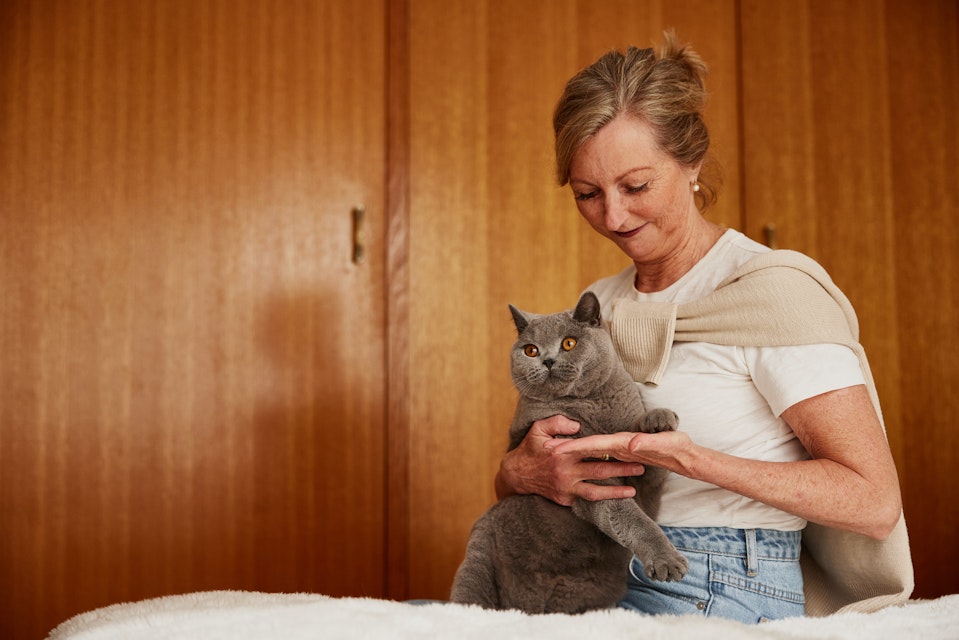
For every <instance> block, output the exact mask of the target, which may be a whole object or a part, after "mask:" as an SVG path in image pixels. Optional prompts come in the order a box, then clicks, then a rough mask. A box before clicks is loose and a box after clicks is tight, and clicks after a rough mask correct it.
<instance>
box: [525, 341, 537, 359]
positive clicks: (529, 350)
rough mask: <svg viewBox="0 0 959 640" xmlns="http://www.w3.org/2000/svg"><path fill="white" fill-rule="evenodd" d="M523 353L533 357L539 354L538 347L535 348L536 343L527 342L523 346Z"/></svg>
mask: <svg viewBox="0 0 959 640" xmlns="http://www.w3.org/2000/svg"><path fill="white" fill-rule="evenodd" d="M523 353H525V354H526V355H528V356H529V357H530V358H535V357H536V356H538V355H539V349H537V348H536V345H533V344H528V345H526V346H525V347H523Z"/></svg>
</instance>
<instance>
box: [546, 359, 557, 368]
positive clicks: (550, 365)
mask: <svg viewBox="0 0 959 640" xmlns="http://www.w3.org/2000/svg"><path fill="white" fill-rule="evenodd" d="M555 362H556V361H555V360H553V359H552V358H546V359H545V360H543V365H544V366H545V367H546V369H547V370H549V369H552V368H553V364H554V363H555Z"/></svg>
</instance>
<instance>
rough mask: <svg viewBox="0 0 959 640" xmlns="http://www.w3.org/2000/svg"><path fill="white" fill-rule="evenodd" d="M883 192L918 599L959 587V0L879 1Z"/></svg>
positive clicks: (905, 489) (907, 505)
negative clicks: (884, 94) (885, 101)
mask: <svg viewBox="0 0 959 640" xmlns="http://www.w3.org/2000/svg"><path fill="white" fill-rule="evenodd" d="M885 36H886V42H887V52H886V53H887V58H886V63H885V69H886V73H887V74H888V78H889V79H888V82H887V84H886V89H887V91H888V93H889V104H890V127H889V131H890V171H889V178H890V179H889V194H890V199H891V203H892V210H893V223H894V237H895V241H894V243H893V247H892V251H891V253H890V255H889V259H891V260H893V261H894V262H895V265H896V281H895V283H894V285H895V292H896V298H897V301H898V304H897V305H896V306H895V307H894V308H887V309H884V310H883V311H882V312H883V313H885V314H889V315H890V316H892V318H893V319H894V320H895V321H896V324H897V328H898V330H899V340H900V359H899V362H898V365H899V368H900V370H901V372H902V373H901V397H902V422H901V424H902V432H901V435H900V441H901V442H902V443H903V445H902V447H901V455H900V460H899V463H900V472H901V474H902V475H903V476H904V479H905V481H904V484H903V500H904V502H905V510H906V518H907V523H908V524H909V530H910V538H911V540H912V551H913V560H914V562H915V565H916V592H915V595H916V597H925V598H932V597H938V596H941V595H945V594H950V593H956V592H959V576H957V574H956V571H955V570H954V569H955V567H957V566H959V505H957V504H956V501H955V500H954V499H952V498H951V496H952V489H951V487H952V485H953V484H954V476H955V470H956V468H957V467H959V438H957V436H956V425H957V424H959V394H957V393H956V389H957V388H959V338H957V337H956V328H957V326H959V223H957V216H956V210H957V204H956V203H957V202H959V185H957V183H956V179H955V167H956V166H959V132H957V130H956V127H955V114H956V113H957V112H959V7H957V5H956V3H955V2H951V1H949V0H941V1H929V2H919V3H906V2H888V3H887V5H886V11H885Z"/></svg>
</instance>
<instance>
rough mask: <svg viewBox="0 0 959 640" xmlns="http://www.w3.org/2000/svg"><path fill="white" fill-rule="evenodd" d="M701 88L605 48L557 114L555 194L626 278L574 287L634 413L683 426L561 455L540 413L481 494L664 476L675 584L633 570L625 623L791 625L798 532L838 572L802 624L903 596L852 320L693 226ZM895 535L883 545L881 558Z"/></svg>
mask: <svg viewBox="0 0 959 640" xmlns="http://www.w3.org/2000/svg"><path fill="white" fill-rule="evenodd" d="M704 76H705V65H704V64H703V62H702V61H701V60H700V58H699V57H698V56H697V55H696V54H695V53H694V52H693V51H691V50H690V49H689V48H688V47H684V46H680V45H679V44H678V43H677V42H676V40H675V37H674V36H672V35H671V34H666V39H665V43H664V46H663V48H662V50H661V52H660V53H659V55H658V56H657V55H656V54H654V52H653V51H652V50H649V49H647V50H638V49H634V48H631V49H629V50H628V51H627V52H626V54H625V55H623V54H620V53H619V52H611V53H609V54H607V55H605V56H603V57H602V58H601V59H600V60H598V61H597V62H596V63H595V64H593V65H592V66H590V67H588V68H587V69H585V70H583V71H582V72H580V73H579V74H578V75H576V76H575V77H573V78H572V79H571V80H570V81H569V83H568V84H567V87H566V90H565V93H564V95H563V96H562V98H561V99H560V102H559V104H558V106H557V109H556V112H555V117H554V129H555V134H556V154H557V170H558V177H559V182H560V185H565V184H567V183H568V184H569V185H570V188H571V190H572V193H573V197H574V198H575V200H576V205H577V207H578V209H579V211H580V213H581V214H582V215H583V217H584V218H585V219H586V220H587V221H588V222H589V224H590V225H591V226H592V227H593V229H595V230H596V231H597V232H598V233H600V234H601V235H603V236H604V237H606V238H609V239H610V240H611V241H612V242H613V243H614V244H616V246H617V247H619V249H620V250H621V251H623V252H624V253H625V254H626V255H628V256H629V257H630V258H631V259H632V260H633V262H634V266H633V267H630V268H629V269H627V270H626V271H624V272H623V273H620V274H618V275H615V276H612V277H610V278H606V279H603V280H600V281H599V282H597V283H594V285H592V286H591V287H590V289H592V290H593V291H594V292H595V293H596V294H597V295H598V296H599V298H600V301H601V303H602V306H603V309H604V317H605V318H606V319H607V320H608V321H609V324H610V328H611V331H612V333H613V337H614V342H616V343H617V345H618V347H620V355H621V356H623V357H624V360H625V361H626V362H627V366H630V365H632V366H633V368H634V369H635V370H636V374H635V375H634V377H636V376H639V377H638V378H637V379H638V381H639V382H640V383H643V384H641V390H642V392H643V397H644V400H645V401H646V403H647V408H654V407H667V408H670V409H673V410H674V411H676V412H677V413H678V414H679V416H680V430H679V431H677V432H667V433H658V434H635V433H619V434H614V435H609V436H595V437H591V438H582V439H563V438H554V437H555V436H564V435H570V434H574V433H576V431H577V430H578V427H579V425H578V424H577V423H574V422H572V421H570V420H568V419H566V418H564V417H562V416H554V417H553V418H550V419H549V420H545V421H542V422H539V423H537V424H535V425H534V426H533V428H532V429H531V430H530V432H529V434H528V436H527V438H526V439H525V441H524V442H523V444H522V445H520V446H519V447H518V448H516V449H514V450H513V451H511V452H509V453H508V454H507V455H506V456H505V457H504V459H503V461H502V464H501V467H500V470H499V473H498V474H497V478H496V489H497V495H498V496H499V497H500V498H502V497H505V496H508V495H511V494H514V493H537V494H540V495H542V496H545V497H547V498H549V499H551V500H554V501H555V502H557V503H560V504H564V505H570V504H571V503H572V501H573V499H574V497H577V496H579V497H583V498H586V499H590V500H599V499H605V498H620V497H628V496H629V495H631V493H632V489H631V488H628V487H622V486H618V487H617V486H601V485H597V484H594V483H592V482H591V481H592V480H598V479H605V478H611V477H617V476H624V475H634V474H640V473H642V471H643V465H646V464H652V465H656V466H660V467H664V468H666V469H668V470H670V471H672V472H673V473H672V474H671V475H670V479H669V480H668V481H667V484H666V488H665V493H664V496H663V507H662V511H661V513H660V516H659V522H660V524H661V525H662V526H663V528H664V531H666V533H667V535H668V536H669V537H670V539H671V540H672V541H673V542H674V544H676V546H677V548H679V549H680V550H681V551H683V553H684V554H685V555H687V557H688V558H689V559H690V570H689V573H688V574H687V576H686V577H685V578H684V579H683V580H682V581H680V582H678V583H657V582H653V581H650V580H649V579H647V578H646V577H645V574H644V573H643V571H642V568H641V567H639V566H636V565H637V564H638V560H635V559H634V561H633V566H632V567H631V570H630V573H631V576H632V577H631V581H630V591H629V594H628V596H627V598H626V600H625V601H624V602H623V603H622V606H624V607H628V608H633V609H637V610H639V611H645V612H647V613H696V612H699V613H702V614H705V615H716V616H720V617H728V618H732V619H737V620H741V621H743V622H758V621H760V620H763V619H772V618H781V617H787V616H793V615H803V613H804V610H805V608H804V596H803V591H804V588H803V574H802V571H801V569H800V563H799V557H800V544H801V537H802V533H801V532H802V531H803V529H804V528H806V526H807V523H815V525H818V526H822V527H826V528H829V530H830V533H829V535H833V536H834V535H835V530H839V531H842V532H848V533H845V534H842V535H840V536H839V537H838V538H836V540H839V541H841V542H836V541H833V540H832V539H831V538H830V539H829V540H827V541H826V542H825V543H823V544H824V545H825V547H826V550H825V551H822V553H826V554H827V555H828V554H829V553H830V552H829V549H830V548H832V549H833V550H837V549H843V551H841V552H839V553H841V554H842V555H843V558H846V556H847V555H849V554H852V556H853V559H851V560H850V562H851V563H852V565H853V566H852V568H851V569H850V568H846V567H844V568H842V570H841V571H840V573H841V574H842V575H840V576H839V577H838V578H837V579H833V578H832V577H830V576H829V575H828V574H829V570H830V569H832V568H835V567H829V568H827V569H826V574H827V575H826V577H825V578H824V577H823V572H822V570H821V569H816V570H814V571H813V573H811V574H809V575H810V576H811V579H813V580H815V589H811V588H810V585H809V584H807V585H806V591H807V593H808V592H810V591H811V593H810V594H809V596H810V598H812V599H813V600H815V607H812V608H813V609H814V610H815V612H816V613H827V612H829V611H832V610H836V609H837V608H839V607H841V606H843V605H849V604H851V603H852V605H853V606H855V603H862V602H863V601H866V602H868V604H866V605H863V606H862V608H866V609H868V608H875V607H877V606H881V605H883V604H887V603H888V602H893V601H899V600H902V599H904V598H905V597H908V595H909V592H910V591H911V565H910V564H909V561H908V547H907V546H904V544H905V531H904V525H903V524H902V522H901V514H902V503H901V497H900V491H899V484H898V478H897V474H896V469H895V465H894V462H893V459H892V456H891V453H890V450H889V447H888V444H887V442H886V439H885V434H884V429H883V425H882V422H881V417H880V414H879V411H878V403H877V401H876V400H875V394H874V386H873V384H872V380H871V375H870V373H869V369H868V364H866V361H865V357H864V355H863V354H862V353H861V347H860V346H859V345H858V342H857V336H856V335H855V334H856V332H857V331H858V328H857V327H856V326H855V317H854V314H853V312H852V311H851V308H848V301H846V299H845V297H844V296H842V294H841V292H838V290H836V289H835V286H834V285H833V284H832V283H831V281H829V279H828V276H827V275H825V273H824V272H821V268H819V267H818V265H816V264H815V263H813V262H812V261H811V260H808V259H807V258H805V257H804V256H800V255H798V254H793V252H775V253H770V251H769V249H767V248H766V247H764V246H763V245H760V244H758V243H755V242H753V241H751V240H749V239H748V238H746V237H745V236H744V235H742V234H741V233H738V232H736V231H733V230H723V229H721V228H720V227H718V226H717V225H715V224H713V223H711V222H709V221H707V220H706V219H705V218H704V217H703V216H702V214H701V209H700V208H705V207H706V206H707V205H708V204H710V203H712V202H713V201H714V200H715V190H714V188H713V186H712V185H711V181H710V179H709V177H708V176H707V175H706V173H705V172H704V171H703V169H704V166H705V165H706V159H707V150H708V147H709V134H708V131H707V129H706V126H705V124H704V122H703V118H702V109H703V106H704V104H705V98H706V94H705V88H704V82H703V79H704ZM783 262H786V263H789V264H786V265H784V264H783ZM797 273H798V274H799V279H800V280H799V282H798V284H794V283H793V281H792V280H790V278H793V277H794V276H795V274H797ZM817 278H818V280H817ZM760 282H762V283H765V284H762V285H760V286H757V284H756V283H760ZM806 283H813V286H810V287H807V286H806ZM764 287H766V288H764ZM793 291H795V293H793ZM801 291H802V292H808V295H810V296H813V297H817V298H818V297H819V296H820V295H821V294H822V292H823V291H829V292H832V293H831V295H830V296H828V299H827V300H826V302H825V303H823V304H819V302H816V303H815V304H813V305H811V306H810V308H815V309H818V308H820V307H822V308H825V309H827V311H825V312H824V314H825V315H824V316H823V317H820V316H817V315H809V313H810V312H809V309H807V306H809V305H807V303H808V300H806V299H805V297H804V296H805V295H807V294H806V293H800V292H801ZM770 292H771V293H770ZM783 292H785V294H783ZM780 298H786V302H785V304H786V305H790V304H791V305H792V306H791V310H788V311H784V310H781V309H780V310H776V309H767V306H769V305H767V304H766V300H771V299H777V300H778V299H780ZM790 299H792V300H791V301H790ZM731 301H732V302H731ZM744 301H745V302H744ZM757 301H758V302H757ZM648 303H656V304H653V305H649V304H648ZM743 309H758V310H756V311H749V312H748V314H746V315H745V316H743ZM610 310H612V312H611V313H610ZM663 313H665V316H663V323H662V325H661V326H662V327H664V328H663V332H664V333H663V336H665V337H661V338H656V336H653V342H655V341H656V340H657V339H659V340H660V341H661V342H663V344H665V347H664V349H663V353H661V354H659V356H657V358H659V359H655V358H654V361H651V360H650V358H651V355H650V354H652V353H654V352H655V345H654V346H653V347H652V350H650V349H649V348H645V347H643V348H639V351H638V352H637V353H636V354H632V352H631V350H632V349H633V347H632V346H630V345H635V344H637V343H639V342H643V341H645V340H646V337H642V338H641V339H640V338H638V337H637V336H638V335H639V333H642V332H643V331H647V330H646V329H637V330H634V329H631V327H641V326H642V327H645V326H646V325H647V324H648V322H647V316H650V317H652V316H655V315H656V314H663ZM731 314H736V318H732V317H731ZM777 314H778V315H777ZM692 316H695V319H694V320H690V318H691V317H692ZM779 316H786V317H785V318H780V317H779ZM825 316H829V317H828V318H827V317H825ZM794 318H795V320H794ZM837 318H838V320H837ZM637 319H639V320H637ZM694 324H695V325H696V327H694V329H695V330H693V331H691V332H690V331H689V330H688V329H684V328H683V327H689V326H692V325H694ZM827 325H828V326H829V327H830V328H829V329H828V330H827V329H823V330H822V331H819V330H818V329H816V328H817V327H820V326H822V327H825V326H827ZM657 326H659V325H657ZM773 327H774V329H772V328H773ZM810 328H812V329H813V330H812V331H811V333H810V332H809V331H808V329H810ZM674 331H675V332H676V333H675V335H674V334H673V333H671V332H674ZM682 331H686V332H687V333H685V334H683V335H682V336H681V335H680V333H681V332H682ZM637 332H638V333H637ZM771 334H775V335H771ZM807 334H808V335H807ZM690 336H692V339H690ZM697 336H698V337H697ZM674 340H675V341H674ZM680 340H682V341H680ZM627 352H629V353H627ZM660 356H661V358H660ZM631 372H633V369H631ZM653 383H655V384H653ZM597 460H600V461H597ZM603 460H606V461H603ZM813 526H814V525H810V528H809V529H807V536H808V535H810V534H812V533H813V531H812V528H813ZM817 531H818V529H817ZM893 531H896V532H897V533H896V535H895V536H894V540H893V541H891V542H881V541H883V540H886V538H888V537H889V536H890V534H891V533H893ZM827 537H828V536H827ZM816 539H817V542H818V533H817V534H816ZM837 544H840V545H842V546H840V547H836V546H835V545H837ZM830 545H832V546H831V547H830ZM820 546H821V547H822V545H820ZM847 549H848V550H849V551H848V553H847V551H846V550H847ZM878 549H881V550H882V551H877V550H878ZM890 549H892V551H890ZM904 549H905V550H904ZM816 553H820V552H818V551H817V552H816ZM877 553H878V554H884V555H883V557H887V556H889V557H892V558H893V559H892V560H889V561H888V562H886V561H885V560H884V561H883V562H880V563H879V564H881V565H882V567H881V569H877V573H878V574H880V575H878V576H876V575H860V576H859V577H857V578H851V579H850V582H851V583H857V581H858V582H862V581H863V580H864V581H865V582H866V584H867V587H865V588H862V586H861V585H860V586H858V587H857V586H855V585H853V586H849V585H844V584H840V585H839V586H838V587H837V586H836V583H837V580H838V583H842V582H843V580H844V579H845V578H847V577H850V576H851V574H852V573H857V574H862V573H863V572H864V571H865V572H866V573H869V571H870V569H869V567H868V565H869V563H870V558H873V557H878V556H877V555H876V554H877ZM860 554H862V557H859V556H860ZM903 554H905V557H903ZM819 557H823V556H822V555H821V554H820V556H819ZM807 559H810V558H804V560H807ZM811 559H815V557H811ZM830 563H831V561H830ZM890 574H896V575H895V576H892V577H890ZM887 583H888V584H887ZM822 585H826V586H822ZM830 586H831V587H832V588H831V592H830V593H829V594H828V595H823V594H824V593H825V592H826V591H830V589H829V588H827V587H830ZM903 594H904V595H903ZM810 604H813V603H810Z"/></svg>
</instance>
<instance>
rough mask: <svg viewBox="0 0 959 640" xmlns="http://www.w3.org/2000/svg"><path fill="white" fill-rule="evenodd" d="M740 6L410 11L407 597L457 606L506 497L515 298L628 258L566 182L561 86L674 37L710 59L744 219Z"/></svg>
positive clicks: (607, 269)
mask: <svg viewBox="0 0 959 640" xmlns="http://www.w3.org/2000/svg"><path fill="white" fill-rule="evenodd" d="M734 8H735V3H734V2H732V1H729V2H713V1H712V0H702V1H685V2H674V1H671V0H670V1H660V0H650V1H643V2H637V1H635V0H627V1H611V0H602V1H596V0H581V1H571V2H554V1H552V0H538V1H524V2H512V1H509V0H483V1H476V0H470V1H455V2H449V1H447V0H412V1H411V2H410V33H411V41H410V54H411V55H410V61H411V65H410V70H411V81H410V105H411V108H410V114H411V123H410V127H411V128H410V132H411V135H410V154H411V159H410V167H411V179H410V226H411V231H412V233H411V244H410V265H409V273H410V388H411V389H412V390H413V391H412V394H411V396H410V399H409V402H410V407H409V413H410V447H409V451H410V454H409V455H410V465H409V467H410V473H409V478H410V496H411V508H410V511H409V532H410V533H409V536H410V545H409V546H410V549H409V567H410V570H409V580H410V586H409V593H410V595H412V596H415V597H436V598H444V597H447V596H448V595H449V587H450V584H451V581H452V577H453V573H454V572H455V570H456V567H457V566H458V564H459V562H460V561H461V559H462V557H463V551H464V549H465V545H466V539H467V537H468V535H469V530H470V526H471V525H472V523H473V521H474V520H475V519H476V518H477V517H478V516H479V515H480V514H481V513H482V512H483V511H484V510H485V509H486V508H487V507H488V506H489V505H490V504H491V503H492V502H493V500H494V496H493V476H494V474H495V472H496V470H497V467H498V464H499V461H500V459H501V458H502V455H503V453H504V452H505V447H506V442H507V439H506V433H507V429H508V426H509V422H510V418H511V416H512V412H513V407H514V405H515V400H516V394H515V391H514V389H513V386H512V383H511V381H510V377H509V349H510V346H511V344H512V342H513V340H514V339H515V335H516V333H515V328H514V327H513V324H512V320H511V319H510V315H509V311H508V308H507V304H508V303H513V304H515V305H517V306H519V307H520V308H524V309H526V310H528V311H533V312H541V313H547V312H552V311H559V310H562V309H568V308H572V307H573V306H574V305H575V304H576V300H577V297H578V296H579V294H580V292H581V291H582V289H583V288H584V287H586V286H587V285H588V284H589V283H590V282H592V281H594V280H595V279H597V278H599V277H602V276H606V275H612V274H613V273H616V272H618V271H620V270H622V269H623V268H625V267H626V266H627V265H628V264H629V261H628V259H627V258H626V257H625V256H624V255H622V254H621V253H620V252H619V251H618V250H617V249H616V248H615V247H614V246H613V245H612V244H610V243H608V242H606V241H604V240H603V239H602V238H600V237H599V236H598V235H597V234H596V233H595V232H594V231H592V230H591V229H590V228H589V227H588V225H587V224H586V223H585V222H584V221H583V220H582V219H581V218H580V216H579V214H578V213H577V212H576V208H575V206H574V203H573V200H572V197H571V196H570V194H569V191H568V190H567V189H560V188H558V187H557V186H556V180H555V177H554V169H553V146H552V145H553V142H552V126H551V125H552V122H551V117H552V110H553V107H554V105H555V102H556V100H557V99H558V98H559V95H560V93H561V92H562V90H563V86H564V84H565V82H566V80H567V79H568V78H569V77H570V76H571V75H572V74H573V73H575V72H576V71H578V70H579V69H580V68H582V67H583V66H585V65H587V64H589V63H591V62H592V61H593V60H595V59H596V58H597V57H598V56H599V55H601V54H602V53H604V52H606V51H608V50H609V49H611V48H614V47H616V48H624V47H626V46H627V45H637V46H641V47H646V46H650V45H653V44H658V43H659V41H660V39H661V34H662V31H663V30H664V29H666V28H667V27H670V26H673V27H676V29H677V31H678V33H679V35H680V36H681V37H682V38H685V39H687V40H689V41H691V42H692V43H693V44H694V45H695V47H696V48H697V49H699V50H700V51H701V52H702V53H703V55H704V56H706V57H707V59H709V60H710V62H711V65H712V71H713V73H712V75H711V77H710V81H711V82H713V84H714V87H715V93H714V101H713V103H711V106H710V114H711V118H712V124H713V125H714V132H715V143H716V149H717V153H718V154H719V156H720V160H721V161H722V163H723V165H724V167H725V169H726V175H727V185H728V190H727V193H726V194H725V195H728V197H729V198H730V200H728V201H727V202H726V203H724V204H723V205H722V206H720V207H717V208H716V209H715V210H714V211H713V212H711V213H710V215H712V216H715V218H714V219H716V220H720V221H722V222H725V223H727V224H730V225H731V226H738V222H739V218H738V213H737V212H738V207H737V206H736V202H737V199H738V186H737V180H738V177H737V171H738V163H737V159H736V155H735V154H736V152H737V145H736V139H737V130H738V120H737V116H736V114H737V100H738V98H737V95H738V94H737V90H736V67H735V60H736V58H735V52H736V46H735V26H736V23H735V12H734ZM724 197H725V196H724Z"/></svg>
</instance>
